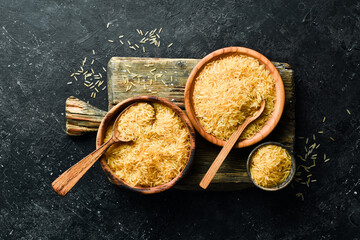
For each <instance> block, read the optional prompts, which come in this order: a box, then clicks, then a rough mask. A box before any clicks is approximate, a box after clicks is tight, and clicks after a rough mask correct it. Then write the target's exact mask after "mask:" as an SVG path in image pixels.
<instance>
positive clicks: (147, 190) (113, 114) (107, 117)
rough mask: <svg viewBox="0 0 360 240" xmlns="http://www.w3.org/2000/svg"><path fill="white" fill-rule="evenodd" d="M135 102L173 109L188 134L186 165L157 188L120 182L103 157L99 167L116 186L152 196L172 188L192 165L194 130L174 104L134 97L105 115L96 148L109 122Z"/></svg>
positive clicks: (144, 97)
mask: <svg viewBox="0 0 360 240" xmlns="http://www.w3.org/2000/svg"><path fill="white" fill-rule="evenodd" d="M135 102H155V103H161V104H164V105H166V106H168V107H170V108H171V109H173V110H174V111H175V112H176V114H177V115H178V116H179V117H180V118H181V119H182V121H183V122H184V123H185V125H186V127H187V128H188V130H189V134H190V152H189V157H188V160H187V163H186V165H185V167H184V169H183V170H182V171H181V172H180V173H179V175H177V176H176V177H175V178H174V179H172V180H171V181H170V182H168V183H165V184H163V185H159V186H155V187H136V186H132V185H129V184H127V183H126V182H124V181H123V180H121V179H120V178H118V177H117V176H116V174H115V173H114V172H113V171H112V170H111V169H110V167H109V166H108V164H107V162H106V157H105V156H103V157H101V158H100V165H101V168H102V169H103V171H104V172H105V173H106V175H107V176H108V178H109V180H110V181H111V182H112V183H114V184H116V185H118V186H121V187H125V188H126V189H129V190H132V191H136V192H140V193H143V194H152V193H158V192H162V191H165V190H167V189H169V188H171V187H172V186H174V185H175V184H176V183H177V182H178V181H180V179H181V178H182V177H183V176H184V175H185V174H186V173H187V172H188V171H189V169H190V167H191V165H192V163H193V159H194V155H195V130H194V128H193V126H192V124H191V121H190V120H189V119H188V117H187V116H186V114H185V113H184V112H183V111H182V110H181V109H180V108H179V107H178V106H177V105H175V104H174V103H172V102H170V101H168V100H166V99H164V98H161V97H155V96H136V97H132V98H128V99H126V100H124V101H122V102H120V103H118V104H117V105H115V106H114V107H113V108H112V109H111V110H110V111H109V112H108V113H107V114H106V115H105V117H104V119H103V120H102V121H101V123H100V126H99V130H98V132H97V136H96V148H98V147H100V146H101V145H102V144H103V140H104V137H105V133H106V129H107V127H108V125H109V123H111V121H112V120H113V119H114V118H116V116H117V115H118V114H119V113H120V112H121V111H122V110H124V109H125V108H126V107H127V106H129V105H130V104H132V103H135Z"/></svg>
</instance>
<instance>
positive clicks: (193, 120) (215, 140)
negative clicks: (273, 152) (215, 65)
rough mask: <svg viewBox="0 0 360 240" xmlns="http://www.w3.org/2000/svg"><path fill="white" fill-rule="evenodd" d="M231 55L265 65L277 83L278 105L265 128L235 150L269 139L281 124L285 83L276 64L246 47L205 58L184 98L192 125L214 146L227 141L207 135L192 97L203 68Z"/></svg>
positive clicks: (231, 48)
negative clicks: (237, 55) (248, 58)
mask: <svg viewBox="0 0 360 240" xmlns="http://www.w3.org/2000/svg"><path fill="white" fill-rule="evenodd" d="M231 54H243V55H247V56H250V57H253V58H255V59H257V60H258V61H259V62H260V63H262V64H264V65H265V68H266V69H267V70H268V71H269V72H270V73H271V75H272V76H273V78H274V81H275V90H276V103H275V106H274V111H273V113H272V116H271V117H270V119H269V120H268V121H267V122H266V123H265V125H264V127H263V128H262V129H261V130H260V131H259V132H258V133H257V134H256V135H255V136H253V137H252V138H250V139H246V140H243V141H240V142H237V143H236V144H235V146H234V147H235V148H243V147H248V146H251V145H253V144H256V143H258V142H260V141H261V140H263V139H264V138H265V137H267V136H268V135H269V134H270V133H271V132H272V131H273V130H274V128H275V127H276V125H277V123H278V122H279V120H280V118H281V115H282V112H283V110H284V105H285V88H284V83H283V81H282V78H281V76H280V74H279V72H278V70H277V69H276V67H275V66H274V64H272V62H271V61H270V60H269V59H267V58H266V57H265V56H264V55H262V54H261V53H259V52H257V51H255V50H252V49H249V48H245V47H226V48H221V49H218V50H216V51H214V52H212V53H210V54H208V55H207V56H205V57H204V58H203V59H201V60H200V62H199V63H198V64H196V66H195V67H194V68H193V70H192V71H191V73H190V76H189V78H188V81H187V83H186V86H185V97H184V100H185V109H186V113H187V115H188V117H189V119H190V121H191V123H192V124H193V126H194V127H195V129H196V130H197V132H198V133H199V134H200V135H201V136H202V137H203V138H205V139H206V140H207V141H209V142H211V143H213V144H216V145H218V146H221V147H223V146H224V145H225V143H226V141H224V140H221V139H218V138H217V137H215V136H213V135H211V134H209V133H207V132H206V131H205V129H204V128H203V127H202V125H201V124H200V122H199V120H198V118H197V117H196V114H195V109H194V105H193V99H192V95H193V91H194V83H195V79H196V77H197V74H198V73H199V72H200V71H201V70H202V69H203V67H204V66H205V65H206V64H207V63H209V62H211V61H213V60H215V59H217V58H219V57H221V56H222V55H224V56H226V55H231Z"/></svg>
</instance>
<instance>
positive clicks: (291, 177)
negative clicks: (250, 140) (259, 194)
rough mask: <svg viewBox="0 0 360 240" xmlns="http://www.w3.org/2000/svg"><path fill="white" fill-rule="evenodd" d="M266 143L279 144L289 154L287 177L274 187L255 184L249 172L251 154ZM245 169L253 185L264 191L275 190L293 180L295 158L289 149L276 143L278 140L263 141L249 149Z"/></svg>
mask: <svg viewBox="0 0 360 240" xmlns="http://www.w3.org/2000/svg"><path fill="white" fill-rule="evenodd" d="M266 145H277V146H280V147H282V148H284V149H286V151H287V152H288V153H289V154H290V156H291V171H290V174H289V176H288V177H287V179H286V180H285V181H284V182H282V183H281V184H280V185H278V186H275V187H272V188H266V187H263V186H259V185H257V184H256V183H255V182H254V180H253V179H252V177H251V173H250V164H251V159H252V157H253V155H254V154H255V152H256V151H257V150H258V149H259V148H261V147H263V146H266ZM246 171H247V173H248V175H249V178H250V179H251V181H252V183H253V184H254V185H255V186H257V187H258V188H260V189H262V190H265V191H277V190H280V189H283V188H284V187H286V186H287V185H289V184H290V182H291V181H292V180H293V178H294V176H295V172H296V160H295V158H294V156H293V155H292V154H291V152H290V150H289V149H288V148H287V147H285V146H284V145H283V144H281V143H278V142H265V143H262V144H260V145H259V146H257V147H256V148H254V149H253V150H252V151H251V153H250V155H249V157H248V159H247V162H246Z"/></svg>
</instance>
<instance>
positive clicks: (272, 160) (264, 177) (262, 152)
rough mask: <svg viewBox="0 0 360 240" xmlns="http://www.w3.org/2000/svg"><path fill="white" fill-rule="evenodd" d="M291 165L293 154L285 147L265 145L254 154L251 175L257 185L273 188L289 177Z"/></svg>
mask: <svg viewBox="0 0 360 240" xmlns="http://www.w3.org/2000/svg"><path fill="white" fill-rule="evenodd" d="M291 165H292V162H291V156H290V154H289V153H288V151H287V150H286V149H285V148H282V147H280V146H277V145H265V146H262V147H260V148H259V149H258V150H257V151H256V152H255V153H254V155H253V156H252V158H251V163H250V175H251V178H252V179H253V180H254V182H255V183H256V184H257V185H259V186H262V187H266V188H272V187H276V186H278V185H280V184H281V183H283V182H284V181H285V180H286V179H287V178H288V176H289V174H290V172H291Z"/></svg>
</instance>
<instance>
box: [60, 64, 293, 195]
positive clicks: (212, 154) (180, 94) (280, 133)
mask: <svg viewBox="0 0 360 240" xmlns="http://www.w3.org/2000/svg"><path fill="white" fill-rule="evenodd" d="M199 61H200V59H164V58H162V59H156V58H112V59H111V60H110V62H109V64H108V94H109V109H111V108H112V107H113V106H115V105H116V104H117V103H119V102H120V101H122V100H124V99H127V98H129V97H133V96H137V95H144V94H147V95H149V94H150V95H151V94H153V95H159V96H162V97H164V98H166V99H168V100H170V101H171V102H173V103H175V104H176V105H178V106H179V107H180V108H182V109H184V90H185V85H186V81H187V78H188V76H189V74H190V72H191V70H192V68H193V67H194V66H195V65H196V64H197V63H198V62H199ZM272 63H273V64H274V66H275V67H276V69H277V70H278V71H279V73H280V75H281V78H282V80H283V83H284V87H285V106H284V111H283V114H282V117H281V119H280V121H279V123H278V125H277V126H276V128H275V129H274V131H273V132H272V133H271V134H270V135H269V136H268V137H266V138H265V139H264V140H263V141H262V142H264V141H276V142H280V143H282V144H284V145H285V146H286V147H288V148H289V149H290V150H291V151H292V150H293V144H294V136H295V95H294V93H295V86H294V81H293V70H292V69H291V67H290V65H289V64H287V63H280V62H272ZM146 64H153V66H151V68H150V67H145V66H144V65H146ZM127 66H130V67H127ZM130 68H131V69H132V71H130V70H129V71H130V72H132V73H137V72H139V71H137V69H142V72H143V74H144V76H145V74H147V75H146V77H147V78H146V77H144V80H145V82H146V79H147V80H148V82H147V85H145V89H144V87H143V85H141V87H138V88H136V89H135V88H133V87H132V88H131V89H130V90H128V91H126V86H128V85H127V84H125V81H126V80H124V79H123V77H124V76H128V77H130V78H129V79H130V80H129V82H135V83H136V82H137V81H139V80H138V79H137V78H136V77H135V78H133V77H132V76H131V75H130V74H129V73H128V72H127V70H126V69H130ZM154 68H156V69H157V70H160V69H163V70H161V71H162V72H163V74H164V77H162V80H164V79H166V80H167V81H165V80H164V82H165V83H166V84H167V85H168V86H164V85H165V84H164V83H163V82H162V81H161V79H158V78H157V81H155V82H154V75H153V74H151V73H150V70H152V69H154ZM124 70H125V72H127V74H126V73H125V72H124ZM164 71H167V72H166V73H165V72H164ZM165 74H166V75H165ZM171 77H172V79H173V81H172V82H171ZM151 79H153V83H152V85H150V82H151V81H150V80H151ZM140 80H141V81H142V79H140ZM171 83H173V85H171ZM151 86H152V87H151ZM156 89H157V90H156ZM149 90H151V92H150V91H149ZM155 92H157V93H156V94H155ZM69 101H70V103H71V104H69V105H68V104H67V105H66V116H67V122H66V124H67V129H68V128H70V127H71V132H72V133H74V132H76V133H77V134H78V135H81V134H83V133H86V132H91V131H96V130H97V128H98V126H99V124H100V121H99V119H102V118H103V116H105V112H104V111H101V110H97V109H96V108H94V107H92V106H90V105H87V104H86V103H84V102H82V101H80V100H75V98H74V97H71V98H69ZM79 102H82V104H81V107H79V106H78V107H74V106H72V105H74V104H78V103H79ZM68 106H72V107H68ZM74 110H76V111H74ZM68 116H69V117H71V118H68ZM77 117H81V119H82V120H77V119H76V118H77ZM83 119H89V120H90V123H89V124H87V123H85V122H86V121H85V120H83ZM87 125H89V127H87ZM68 126H70V127H68ZM196 141H197V143H196V152H195V159H194V162H193V167H192V169H191V171H190V172H189V174H187V175H186V176H185V177H184V178H183V179H182V180H181V182H179V183H178V184H177V185H175V186H174V187H175V188H178V189H184V190H202V189H201V188H200V187H199V182H200V181H201V179H202V177H203V176H204V174H205V173H206V171H207V170H208V168H209V167H210V165H211V163H212V162H213V161H214V159H215V158H216V156H217V155H218V154H219V152H220V150H221V147H218V146H216V145H214V144H211V143H209V142H208V141H206V140H204V139H203V138H202V137H201V136H199V135H198V136H197V140H196ZM260 143H261V142H260ZM260 143H259V144H260ZM254 147H255V146H254ZM252 149H253V147H247V148H243V149H234V150H232V151H231V152H230V154H229V155H228V157H227V159H226V161H225V162H224V163H223V165H222V166H221V168H220V169H219V171H218V173H217V174H216V175H215V177H214V179H213V180H212V182H211V185H210V186H209V188H208V190H216V191H219V190H220V191H222V190H241V189H244V188H248V187H250V186H253V184H252V183H251V181H250V179H249V177H248V175H247V173H246V159H247V156H248V155H249V153H250V152H251V150H252Z"/></svg>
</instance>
